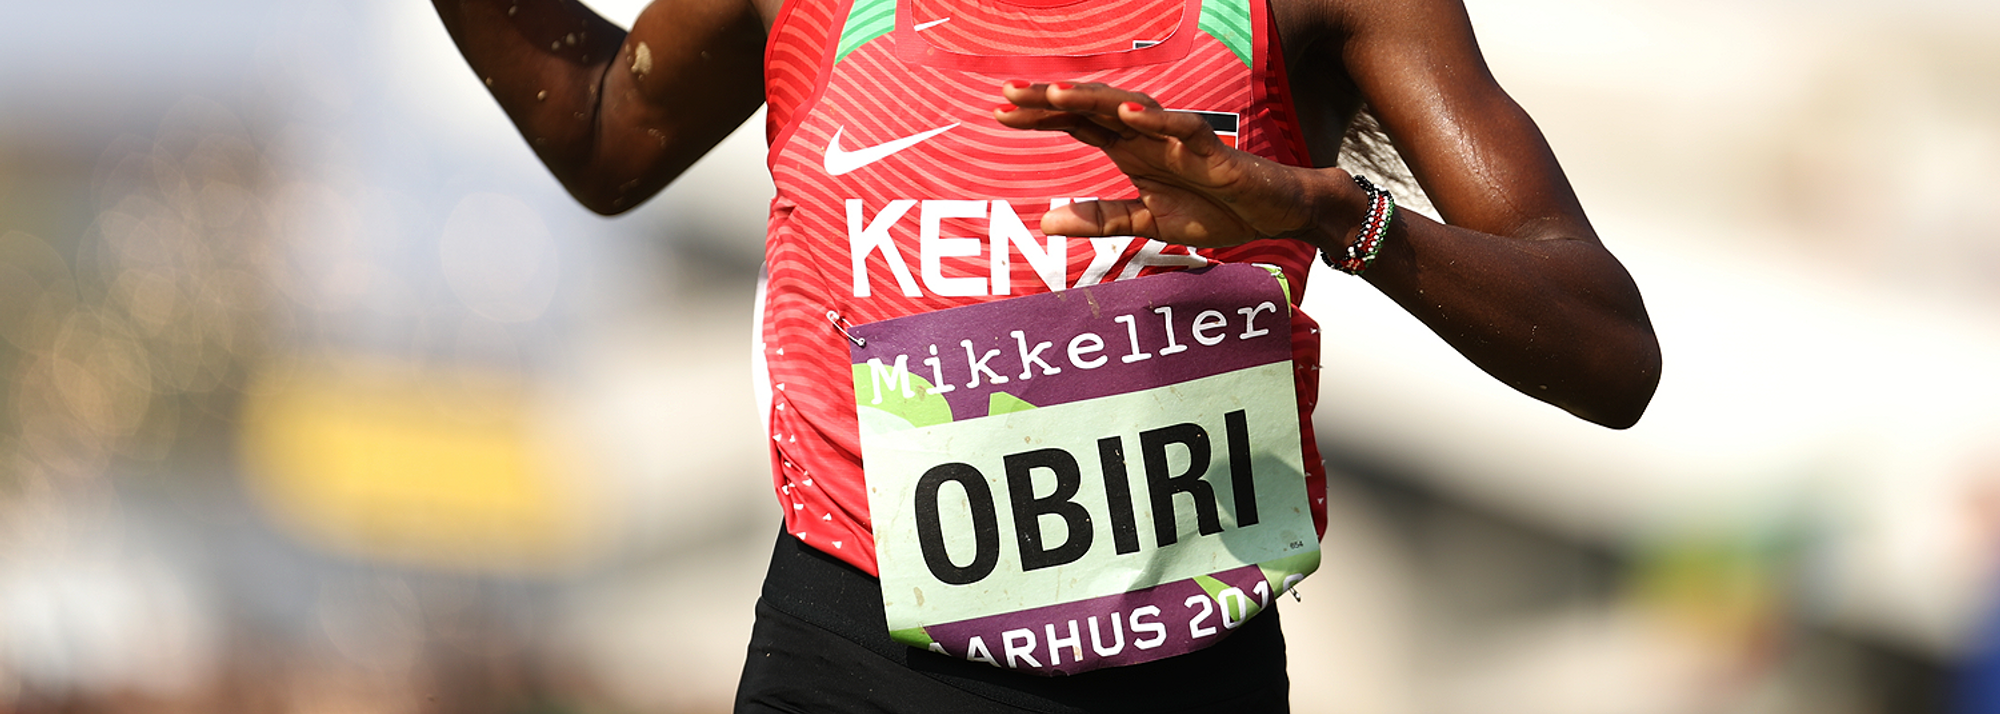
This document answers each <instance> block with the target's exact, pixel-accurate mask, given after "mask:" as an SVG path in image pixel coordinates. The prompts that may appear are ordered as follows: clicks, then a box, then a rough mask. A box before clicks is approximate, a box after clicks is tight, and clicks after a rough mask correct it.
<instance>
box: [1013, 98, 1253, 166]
mask: <svg viewBox="0 0 2000 714" xmlns="http://www.w3.org/2000/svg"><path fill="white" fill-rule="evenodd" d="M1000 95H1001V96H1002V97H1003V98H1005V99H1006V100H1007V101H1008V102H1009V103H1008V104H1006V105H1003V106H1001V107H999V108H997V109H995V110H994V115H993V116H994V119H995V120H997V121H999V122H1000V123H1001V124H1002V125H1004V126H1009V127H1013V128H1016V129H1030V130H1041V131H1064V132H1069V133H1070V134H1071V135H1073V136H1076V138H1077V139H1078V140H1080V141H1083V142H1084V143H1086V144H1090V145H1091V146H1098V147H1103V146H1108V145H1110V144H1111V143H1113V142H1115V141H1117V140H1120V139H1132V138H1137V137H1140V136H1146V137H1150V138H1154V139H1165V138H1173V139H1177V140H1179V141H1180V142H1181V143H1182V144H1184V145H1185V146H1186V147H1187V148H1188V149H1189V150H1191V151H1193V152H1194V153H1195V154H1197V155H1200V156H1208V155H1211V154H1213V153H1214V152H1215V151H1216V150H1219V149H1221V148H1223V146H1224V145H1223V144H1222V142H1221V140H1219V139H1217V138H1216V137H1215V132H1214V131H1212V130H1210V129H1209V127H1208V122H1206V121H1203V120H1202V118H1201V117H1200V116H1197V115H1195V114H1191V113H1188V112H1174V111H1167V110H1165V109H1163V108H1161V107H1160V104H1159V102H1157V101H1154V100H1153V98H1152V97H1150V96H1147V95H1146V94H1144V93H1142V92H1134V91H1130V90H1126V89H1120V88H1118V87H1113V86H1110V85H1107V84H1096V83H1086V84H1072V83H1069V82H1048V83H1039V84H1038V83H1031V82H1028V81H1026V80H1018V79H1017V80H1010V81H1008V82H1007V83H1005V84H1003V85H1001V88H1000ZM1092 127H1095V128H1092Z"/></svg>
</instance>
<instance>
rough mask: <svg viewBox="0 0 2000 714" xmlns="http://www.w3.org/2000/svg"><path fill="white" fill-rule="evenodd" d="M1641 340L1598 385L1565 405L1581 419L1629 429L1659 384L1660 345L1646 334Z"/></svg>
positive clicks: (1636, 422) (1651, 398) (1613, 427)
mask: <svg viewBox="0 0 2000 714" xmlns="http://www.w3.org/2000/svg"><path fill="white" fill-rule="evenodd" d="M1644 342H1645V344H1644V345H1642V346H1640V347H1638V348H1636V349H1635V350H1634V351H1633V354H1632V355H1631V356H1630V357H1629V358H1627V359H1625V360H1621V362H1622V364H1621V365H1620V366H1618V367H1616V368H1615V369H1614V370H1613V373H1612V374H1609V375H1607V378H1606V379H1604V380H1603V381H1601V382H1600V385H1601V386H1600V387H1599V388H1597V389H1594V390H1591V391H1592V393H1591V394H1588V395H1584V397H1585V398H1583V399H1580V400H1577V403H1575V404H1570V405H1565V408H1566V409H1567V410H1568V411H1569V412H1570V413H1571V414H1574V415H1576V416H1577V417H1580V418H1582V419H1584V420H1585V421H1589V422H1591V423H1593V424H1597V425H1599V426H1604V427H1607V428H1611V429H1621V430H1622V429H1630V428H1632V426H1633V425H1635V424H1638V423H1639V418H1640V417H1642V416H1644V415H1645V414H1646V407H1648V406H1650V405H1651V404H1652V402H1653V393H1654V392H1655V391H1656V390H1658V389H1659V386H1660V345H1659V343H1658V342H1657V341H1655V340H1653V339H1652V336H1651V335H1650V334H1649V335H1647V339H1646V340H1644Z"/></svg>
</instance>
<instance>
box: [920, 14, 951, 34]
mask: <svg viewBox="0 0 2000 714" xmlns="http://www.w3.org/2000/svg"><path fill="white" fill-rule="evenodd" d="M947 22H951V18H949V17H947V18H944V19H942V20H932V21H930V22H920V23H917V26H916V27H912V28H910V29H912V30H916V31H918V32H923V31H924V30H928V29H931V28H933V27H937V26H938V25H942V24H945V23H947Z"/></svg>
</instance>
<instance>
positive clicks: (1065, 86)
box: [1049, 82, 1076, 89]
mask: <svg viewBox="0 0 2000 714" xmlns="http://www.w3.org/2000/svg"><path fill="white" fill-rule="evenodd" d="M1049 86H1051V87H1055V88H1056V89H1075V88H1076V85H1074V84H1070V83H1068V82H1056V83H1055V84H1051V85H1049Z"/></svg>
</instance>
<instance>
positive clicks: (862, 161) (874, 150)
mask: <svg viewBox="0 0 2000 714" xmlns="http://www.w3.org/2000/svg"><path fill="white" fill-rule="evenodd" d="M957 126H958V123H957V122H953V123H950V124H946V125H944V126H941V127H938V128H936V129H932V130H930V131H926V132H922V133H919V134H912V135H910V136H906V137H903V138H901V139H896V140H894V141H887V142H883V143H880V144H876V145H874V146H870V147H866V148H861V149H855V150H853V151H847V150H845V149H842V148H840V135H841V132H844V131H846V130H847V127H844V126H843V127H838V128H835V129H834V130H833V141H829V142H827V143H826V160H825V162H824V163H823V165H824V166H825V167H826V173H827V175H828V176H839V175H841V174H844V173H847V172H850V171H854V170H855V169H859V168H861V167H863V166H867V165H869V164H872V163H875V162H877V161H881V160H883V159H886V158H889V155H890V154H894V153H896V152H898V151H902V150H904V149H907V148H910V147H912V146H916V145H917V144H920V143H923V141H924V140H925V139H929V138H931V137H933V136H937V135H939V134H943V133H945V131H947V130H950V129H952V128H954V127H957Z"/></svg>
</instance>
